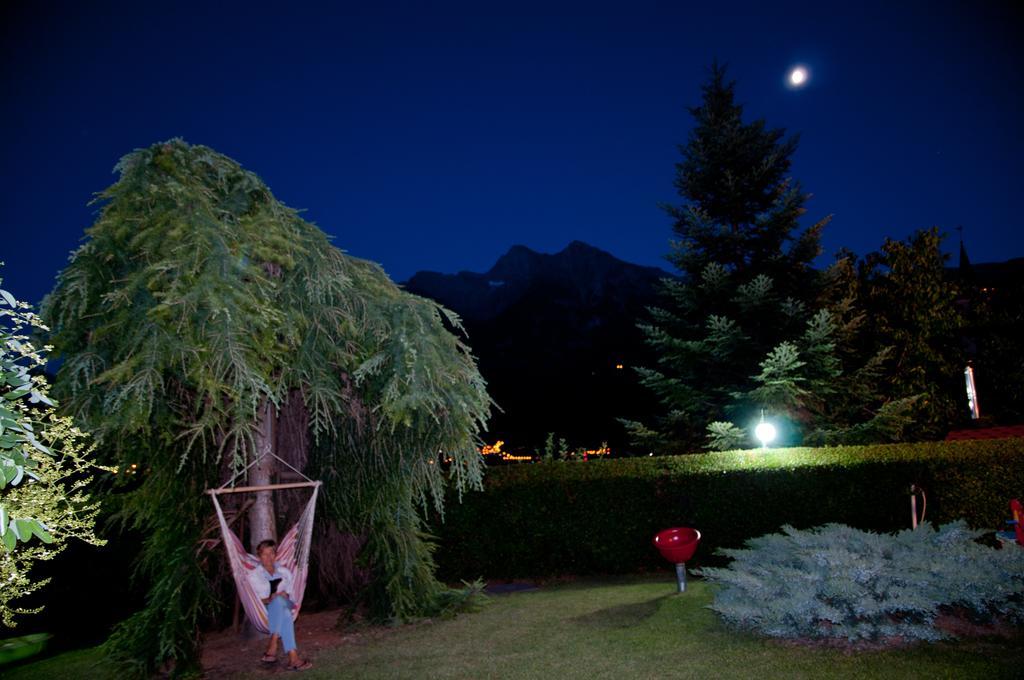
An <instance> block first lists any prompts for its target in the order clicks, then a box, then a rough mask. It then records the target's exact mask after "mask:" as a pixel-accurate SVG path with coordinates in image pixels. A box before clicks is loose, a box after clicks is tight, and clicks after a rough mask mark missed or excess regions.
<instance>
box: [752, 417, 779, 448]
mask: <svg viewBox="0 0 1024 680" xmlns="http://www.w3.org/2000/svg"><path fill="white" fill-rule="evenodd" d="M754 436H755V437H757V439H758V441H760V442H761V446H762V447H763V448H768V444H769V443H770V442H772V441H774V440H775V426H774V425H772V424H771V423H766V422H765V421H763V420H762V421H761V422H759V423H758V424H757V427H755V428H754Z"/></svg>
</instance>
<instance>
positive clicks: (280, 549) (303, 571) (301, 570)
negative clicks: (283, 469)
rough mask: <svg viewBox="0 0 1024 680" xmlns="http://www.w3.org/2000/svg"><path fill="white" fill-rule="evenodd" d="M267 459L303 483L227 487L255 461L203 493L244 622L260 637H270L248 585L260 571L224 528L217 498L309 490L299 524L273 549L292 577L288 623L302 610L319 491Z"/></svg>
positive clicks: (263, 613)
mask: <svg viewBox="0 0 1024 680" xmlns="http://www.w3.org/2000/svg"><path fill="white" fill-rule="evenodd" d="M270 455H271V456H274V458H277V459H278V460H279V461H281V462H282V463H284V464H285V465H287V466H288V467H290V468H291V469H292V470H294V471H295V472H297V473H298V474H299V475H301V476H302V477H303V478H305V480H306V481H305V482H291V483H287V484H267V485H264V486H235V487H232V486H229V485H230V484H232V483H233V482H234V481H235V479H237V478H238V477H239V476H240V475H242V474H244V473H245V472H246V471H247V470H248V469H249V468H250V467H252V466H253V465H255V464H256V463H257V462H259V460H260V459H259V458H258V459H256V460H254V461H253V462H252V463H249V465H248V466H247V467H246V468H245V469H244V470H241V471H240V472H238V473H237V474H236V475H235V476H234V477H232V478H231V479H229V480H228V481H227V482H225V483H224V484H223V485H221V486H219V487H217V488H216V489H207V490H206V493H207V494H209V495H210V500H212V501H213V507H214V508H215V509H216V511H217V522H218V523H219V524H220V533H221V539H222V542H223V543H224V549H225V550H227V553H228V562H229V563H230V564H231V576H232V578H234V580H235V587H236V588H237V589H238V599H239V600H241V602H242V607H243V608H244V609H245V615H246V618H248V619H249V621H250V622H251V623H252V625H253V626H255V627H256V629H257V630H259V631H260V632H261V633H264V634H268V633H270V628H269V622H268V620H267V608H266V607H265V606H264V605H263V602H262V601H261V600H260V598H259V596H258V595H257V594H256V592H255V591H254V590H253V588H252V584H251V583H250V581H249V574H251V573H252V572H253V571H254V570H255V569H258V568H261V567H260V561H259V558H258V557H256V556H255V555H253V554H251V553H249V552H248V551H246V549H245V545H244V544H243V543H242V539H240V538H239V537H238V536H237V535H236V534H235V532H234V531H232V530H231V528H230V527H229V526H228V521H227V519H226V518H225V517H224V511H223V510H222V509H221V507H220V502H219V501H218V500H217V497H218V496H220V495H221V494H226V493H253V492H256V491H280V490H283V489H299V488H304V487H311V488H312V489H313V494H312V495H311V496H310V497H309V501H308V502H307V503H306V507H305V508H304V509H303V511H302V514H301V515H300V516H299V520H298V521H297V522H296V523H295V525H294V526H293V527H292V528H291V529H289V530H288V531H287V532H286V533H285V535H284V538H282V539H281V541H280V542H279V543H278V546H277V563H278V564H280V565H281V566H283V567H285V568H286V569H288V570H289V571H290V572H291V573H292V577H293V582H292V592H291V593H289V599H290V600H291V601H292V602H293V603H295V608H294V609H292V619H293V620H294V619H295V617H297V616H298V615H299V610H300V609H301V608H302V596H303V594H304V593H305V590H306V576H307V574H308V573H309V546H310V542H311V539H312V536H313V515H314V513H315V512H316V497H317V494H318V493H319V491H320V484H321V483H320V482H316V481H313V480H312V479H310V478H309V477H306V475H304V474H302V472H300V471H299V470H296V469H295V468H294V467H292V466H291V465H289V464H288V462H287V461H285V460H282V459H281V458H280V457H278V456H277V455H275V454H274V453H272V452H271V453H270Z"/></svg>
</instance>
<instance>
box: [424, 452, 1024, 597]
mask: <svg viewBox="0 0 1024 680" xmlns="http://www.w3.org/2000/svg"><path fill="white" fill-rule="evenodd" d="M911 483H915V484H917V485H918V486H920V487H922V488H923V489H924V490H925V492H926V493H927V496H928V509H927V520H928V521H930V522H932V523H935V524H938V523H945V522H950V521H953V520H956V519H960V518H963V519H965V520H966V521H967V523H968V524H969V525H970V526H972V527H975V528H978V529H992V530H994V529H996V528H1001V527H1002V526H1003V522H1004V521H1005V520H1006V519H1007V518H1008V516H1009V508H1008V502H1009V499H1010V498H1013V497H1021V496H1024V439H1003V440H981V441H958V442H929V443H920V444H890V445H882V446H843V447H832V448H817V449H811V448H794V449H773V450H769V451H766V452H762V451H759V450H754V451H726V452H721V453H708V454H698V455H688V456H663V457H657V458H626V459H613V460H600V461H589V462H586V463H582V462H576V463H573V462H553V463H535V464H532V465H510V466H505V467H499V468H492V469H490V470H489V471H488V474H487V477H486V479H485V482H484V486H485V489H484V491H482V492H471V493H469V494H466V495H465V496H464V497H463V499H462V503H461V504H460V503H458V502H452V503H450V504H448V506H447V513H446V517H445V521H443V522H441V521H439V520H438V519H437V518H435V521H434V523H433V532H434V533H435V535H436V536H437V537H438V539H439V546H438V550H437V553H436V554H435V557H436V559H437V562H438V566H439V567H440V576H441V577H442V578H443V579H445V580H449V581H457V580H459V579H473V578H477V577H481V576H482V577H486V578H526V577H544V576H552V575H566V574H590V573H603V574H613V573H629V572H637V571H646V570H651V569H664V568H666V567H667V566H668V565H667V563H666V562H665V561H664V560H663V559H662V558H661V556H660V555H659V554H658V552H657V550H655V548H654V547H653V546H652V544H651V538H652V537H653V536H654V534H656V533H657V532H658V531H660V530H661V529H664V528H666V527H671V526H690V527H695V528H697V529H699V530H700V532H701V534H702V542H701V547H700V548H699V549H698V551H697V555H696V556H695V557H694V559H693V561H692V563H691V565H690V566H694V567H697V566H700V565H701V564H707V565H721V564H723V559H722V558H720V557H715V556H714V555H713V553H714V551H715V550H716V549H718V548H736V547H739V546H741V545H742V544H743V542H744V541H745V540H747V539H749V538H752V537H754V536H760V535H762V534H767V533H773V532H777V531H778V530H779V529H780V527H782V526H783V525H787V524H788V525H790V526H793V527H795V528H797V529H804V528H809V527H813V526H818V525H822V524H828V523H842V524H847V525H850V526H853V527H857V528H859V529H869V530H874V531H895V530H897V529H903V528H907V527H909V525H910V498H909V487H910V484H911Z"/></svg>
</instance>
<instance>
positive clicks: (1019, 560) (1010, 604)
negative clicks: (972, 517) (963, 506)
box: [702, 522, 1024, 641]
mask: <svg viewBox="0 0 1024 680" xmlns="http://www.w3.org/2000/svg"><path fill="white" fill-rule="evenodd" d="M980 535H981V532H977V531H972V530H970V529H968V528H967V525H966V524H965V523H964V522H953V523H950V524H946V525H943V526H941V527H939V529H938V531H935V530H933V529H932V527H931V525H929V524H924V525H921V526H920V527H919V528H918V529H917V530H916V531H913V530H910V529H907V530H904V531H900V532H898V533H896V534H876V533H871V532H867V531H860V530H857V529H852V528H850V527H847V526H843V525H841V524H828V525H826V526H823V527H818V528H815V529H809V530H806V531H798V530H796V529H793V528H792V527H784V528H783V533H781V534H769V535H767V536H761V537H759V538H755V539H752V540H750V541H747V543H746V547H745V548H743V549H731V550H729V549H726V550H721V551H719V552H720V553H721V554H723V555H725V556H727V557H730V558H732V560H733V561H732V563H731V564H730V565H729V567H727V568H705V569H703V570H702V575H703V576H704V578H706V579H708V580H709V581H711V582H713V583H717V584H719V585H720V586H721V588H720V589H719V590H718V591H717V593H716V594H715V599H714V602H713V604H711V605H710V607H711V609H713V610H715V611H716V612H718V613H719V614H720V615H721V616H722V617H723V618H724V619H725V620H726V621H728V622H729V623H731V624H734V625H737V626H739V627H741V628H745V629H749V630H753V631H755V632H758V633H761V634H764V635H768V636H771V637H781V638H810V639H828V638H843V639H846V640H851V641H859V640H879V639H889V638H901V639H904V640H939V639H942V638H944V637H947V636H948V633H945V632H943V631H941V630H939V629H938V628H936V627H935V625H934V623H935V620H936V617H937V616H938V615H939V614H940V613H942V612H943V611H944V610H947V609H950V608H957V609H959V610H962V611H966V612H969V613H971V614H972V615H973V616H976V617H982V618H988V619H991V617H992V616H993V615H995V616H998V617H1000V618H1002V619H1008V620H1011V621H1017V622H1021V621H1022V620H1024V550H1020V549H1017V548H1016V547H1009V548H1006V549H1003V550H997V549H994V548H990V547H987V546H984V545H981V544H979V543H977V542H976V539H977V538H978V537H979V536H980Z"/></svg>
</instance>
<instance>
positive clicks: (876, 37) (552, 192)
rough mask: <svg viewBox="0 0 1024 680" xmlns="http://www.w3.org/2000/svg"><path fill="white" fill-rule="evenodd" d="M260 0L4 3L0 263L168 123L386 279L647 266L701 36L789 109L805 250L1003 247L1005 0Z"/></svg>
mask: <svg viewBox="0 0 1024 680" xmlns="http://www.w3.org/2000/svg"><path fill="white" fill-rule="evenodd" d="M286 4H287V3H275V6H274V7H266V8H261V7H259V6H258V3H238V4H232V5H230V6H229V5H228V4H227V3H202V4H196V5H194V6H189V5H188V3H182V2H157V1H152V2H136V3H129V2H124V3H118V4H116V5H115V4H109V3H104V2H91V3H72V2H66V3H52V2H31V3H28V2H25V3H4V5H5V6H4V8H3V9H2V10H0V13H2V16H0V19H2V21H0V88H2V89H0V92H2V102H3V105H2V107H0V134H2V135H3V146H2V151H0V193H2V195H0V198H2V204H3V206H4V208H5V209H4V214H3V226H2V230H3V237H2V240H0V244H2V245H0V259H4V260H6V261H7V263H8V264H7V266H6V267H5V268H4V270H3V271H2V273H0V275H2V276H3V278H4V279H5V281H4V287H5V288H8V289H10V290H12V291H13V292H15V293H16V294H17V295H18V296H19V297H21V298H22V299H26V300H30V301H36V300H38V299H39V298H40V297H41V296H42V295H43V294H44V293H45V292H46V291H47V290H48V289H49V288H50V286H51V285H52V280H53V276H54V275H55V274H56V272H57V271H58V270H59V269H60V268H61V267H62V266H63V265H64V263H65V261H66V257H67V254H68V252H69V251H70V250H71V249H72V248H74V247H75V246H76V244H77V243H78V241H79V239H80V238H81V236H82V232H83V229H85V227H87V226H88V225H89V224H91V222H92V221H93V218H94V215H93V212H94V210H95V207H93V208H89V207H87V206H86V203H87V202H88V201H89V200H90V198H91V196H92V194H93V193H94V192H96V191H99V190H101V189H103V188H104V187H105V186H107V185H109V184H110V183H111V182H112V181H113V180H114V176H113V175H112V174H111V169H112V168H113V166H114V164H115V163H116V162H117V160H118V158H119V157H120V156H122V155H123V154H125V153H127V152H129V151H131V150H132V149H133V148H136V147H141V146H147V145H149V144H152V143H154V142H156V141H162V140H165V139H167V138H170V137H175V136H180V137H184V138H185V139H186V140H187V141H189V142H192V143H201V144H206V145H209V146H211V147H213V148H215V149H217V150H218V151H221V152H222V153H225V154H227V155H229V156H232V157H233V158H235V159H237V160H238V161H240V162H241V163H242V164H243V165H245V166H246V167H247V168H249V169H250V170H253V171H255V172H256V173H257V174H259V175H260V176H261V177H263V179H264V180H265V181H266V182H267V183H268V184H269V185H270V187H271V188H272V189H273V191H274V192H275V194H276V195H277V196H278V198H280V199H281V200H283V201H284V202H285V203H287V204H289V205H291V206H293V207H296V208H304V209H306V211H307V212H306V217H307V218H308V219H310V220H312V221H314V222H316V223H317V224H318V225H319V226H320V227H321V228H322V229H323V230H325V231H326V232H328V233H330V234H332V235H334V237H335V238H334V242H335V243H336V244H337V245H338V246H340V247H341V248H343V249H345V250H347V251H348V252H350V253H351V254H353V255H356V256H358V257H363V258H368V259H371V260H375V261H377V262H380V263H381V264H383V265H384V267H385V269H386V270H387V271H388V272H389V273H390V274H391V276H392V278H394V279H395V280H404V279H406V278H408V276H410V275H411V274H412V273H413V272H415V271H417V270H420V269H433V270H438V271H446V272H454V271H458V270H461V269H469V270H478V271H482V270H485V269H487V268H488V267H489V266H490V265H491V264H492V263H493V262H494V260H495V259H496V258H497V257H498V256H499V255H501V254H502V253H503V252H505V251H506V250H507V249H508V248H509V246H511V245H513V244H516V243H521V244H525V245H527V246H529V247H531V248H534V249H536V250H540V251H546V252H552V251H556V250H560V249H561V248H563V247H564V246H565V245H566V244H567V243H568V242H569V241H571V240H573V239H580V240H583V241H587V242H589V243H591V244H593V245H596V246H598V247H601V248H604V249H606V250H609V251H611V252H612V253H614V254H615V255H617V256H619V257H621V258H623V259H626V260H630V261H633V262H639V263H644V264H656V265H662V264H663V261H662V259H661V257H662V255H663V254H664V253H665V252H666V250H667V240H668V239H669V237H670V235H671V232H670V222H669V220H668V218H667V217H666V216H665V215H664V214H663V213H662V212H661V211H660V210H659V209H658V207H657V205H658V203H659V202H664V201H673V200H675V199H676V197H675V194H674V191H673V188H672V179H673V175H674V169H673V164H674V163H675V162H676V160H677V158H678V153H677V150H676V144H678V143H680V142H683V141H685V139H686V135H687V132H688V130H689V129H690V125H691V121H690V117H689V115H688V114H687V113H686V111H685V107H686V106H689V105H693V104H695V103H697V102H698V101H699V87H700V84H701V83H702V82H703V80H704V79H705V76H706V69H707V66H708V65H709V64H710V62H711V61H712V60H713V59H714V58H716V57H717V58H719V59H720V60H723V61H726V62H728V63H729V64H730V66H731V75H732V76H733V77H734V78H736V79H737V80H738V83H739V84H738V97H739V100H740V101H741V102H743V103H744V104H745V105H746V112H747V115H748V117H764V118H766V119H767V121H768V123H769V124H770V125H772V126H779V127H785V128H787V129H788V130H790V131H792V132H797V131H798V132H800V133H801V135H802V141H801V145H800V149H799V151H798V152H797V154H796V156H795V162H794V167H793V173H794V176H795V177H796V178H798V179H799V180H800V181H801V182H802V183H803V184H804V187H805V188H806V189H807V190H809V191H810V192H812V193H813V194H814V199H813V200H812V201H811V203H810V206H809V207H810V213H809V215H808V218H815V219H816V218H818V217H820V216H823V215H826V214H829V213H833V214H834V215H835V218H834V221H833V222H832V225H831V226H830V227H829V228H828V230H827V232H826V234H825V237H824V245H825V247H826V251H827V253H828V259H829V260H830V259H831V254H832V253H834V251H835V250H836V249H837V248H839V247H840V246H847V247H849V248H852V249H853V250H854V251H856V252H858V253H861V254H863V253H866V252H868V251H871V250H875V249H877V248H878V247H879V246H880V245H881V242H882V239H883V238H884V237H885V236H892V237H896V238H904V237H906V236H907V235H909V234H910V233H911V232H912V231H913V230H914V229H916V228H919V227H926V226H930V225H939V226H940V227H942V228H944V229H945V230H947V231H948V232H949V233H950V238H949V241H948V242H947V250H950V251H952V250H954V249H955V246H956V243H955V241H956V234H955V232H954V231H953V229H954V227H955V226H956V225H957V224H962V225H964V227H965V235H966V241H967V245H968V249H969V251H970V254H971V257H972V260H974V261H993V260H1005V259H1008V258H1010V257H1016V256H1021V255H1024V236H1022V233H1021V232H1022V230H1021V226H1022V225H1021V219H1020V211H1019V207H1018V206H1019V202H1020V196H1021V193H1022V192H1021V187H1022V180H1024V171H1022V164H1021V162H1022V159H1024V153H1022V152H1024V141H1022V135H1021V133H1020V124H1019V119H1020V116H1021V111H1022V110H1024V101H1022V100H1024V95H1022V91H1024V88H1022V87H1021V85H1022V83H1021V73H1022V72H1024V69H1022V66H1024V59H1022V54H1024V53H1022V50H1021V48H1020V47H1019V44H1020V43H1019V40H1018V42H1017V45H1014V40H1015V39H1019V36H1020V35H1022V33H1024V31H1022V29H1024V23H1022V20H1021V12H1020V10H1018V9H1016V3H1014V2H998V1H986V2H978V3H968V2H957V3H944V2H898V3H896V2H867V3H843V5H847V6H846V7H843V8H842V9H834V8H832V7H830V6H831V5H832V4H834V3H825V2H818V3H781V2H772V3H767V2H756V3H717V4H718V5H720V6H721V9H710V8H711V7H712V6H714V5H716V3H707V2H705V3H685V2H658V3H638V2H629V3H626V2H621V3H607V4H602V3H599V2H593V1H591V2H585V3H579V4H569V3H557V2H551V3H538V4H532V5H531V4H527V3H523V2H505V3H491V2H480V1H477V2H471V3H465V4H449V3H443V2H430V3H426V2H410V3H388V2H373V3H359V4H355V3H334V4H335V5H336V6H335V7H334V8H333V9H323V8H321V7H314V5H320V4H321V3H297V4H298V5H299V6H298V7H285V5H286ZM323 4H326V3H323ZM836 4H838V3H836ZM214 5H217V6H216V7H214ZM854 5H856V6H854ZM797 62H801V63H804V64H807V65H808V66H809V67H810V69H811V72H812V80H811V83H810V85H809V86H808V87H807V88H806V89H803V90H801V91H796V92H794V91H790V90H787V89H786V88H785V87H784V86H783V79H784V76H785V73H786V71H787V69H788V68H789V67H790V66H791V65H792V64H794V63H797Z"/></svg>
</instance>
